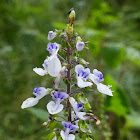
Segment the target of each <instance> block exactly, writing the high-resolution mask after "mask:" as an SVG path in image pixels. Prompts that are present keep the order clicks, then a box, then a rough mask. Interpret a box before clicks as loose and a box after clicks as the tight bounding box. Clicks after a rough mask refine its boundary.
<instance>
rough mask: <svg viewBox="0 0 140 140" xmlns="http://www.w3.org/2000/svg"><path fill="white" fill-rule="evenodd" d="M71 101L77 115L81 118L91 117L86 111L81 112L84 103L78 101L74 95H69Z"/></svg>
mask: <svg viewBox="0 0 140 140" xmlns="http://www.w3.org/2000/svg"><path fill="white" fill-rule="evenodd" d="M69 102H70V104H71V106H72V107H73V109H74V111H75V114H76V116H77V117H78V118H79V119H81V120H86V119H89V117H87V116H86V113H85V112H80V110H81V109H83V103H77V102H76V101H75V99H74V98H73V97H69Z"/></svg>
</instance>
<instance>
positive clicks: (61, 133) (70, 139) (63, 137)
mask: <svg viewBox="0 0 140 140" xmlns="http://www.w3.org/2000/svg"><path fill="white" fill-rule="evenodd" d="M60 135H61V137H62V139H63V140H75V136H74V135H73V134H69V135H68V137H67V138H66V137H65V132H64V131H63V130H61V132H60Z"/></svg>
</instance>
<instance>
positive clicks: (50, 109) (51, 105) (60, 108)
mask: <svg viewBox="0 0 140 140" xmlns="http://www.w3.org/2000/svg"><path fill="white" fill-rule="evenodd" d="M54 106H55V102H53V101H50V102H49V103H48V104H47V109H48V112H49V113H50V114H57V113H59V112H60V111H62V109H63V105H62V104H59V105H58V107H57V108H54ZM54 109H55V110H54Z"/></svg>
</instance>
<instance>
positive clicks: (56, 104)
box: [47, 91, 68, 114]
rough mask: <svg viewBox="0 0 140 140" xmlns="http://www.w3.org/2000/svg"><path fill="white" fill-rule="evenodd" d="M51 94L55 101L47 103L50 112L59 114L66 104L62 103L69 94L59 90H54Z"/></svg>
mask: <svg viewBox="0 0 140 140" xmlns="http://www.w3.org/2000/svg"><path fill="white" fill-rule="evenodd" d="M51 95H52V99H54V100H55V101H50V102H49V103H48V104H47V109H48V112H49V113H50V114H57V113H59V112H60V111H62V109H63V107H64V106H63V105H62V104H60V103H61V102H62V101H64V99H66V98H68V94H67V93H65V92H60V93H59V92H57V91H52V93H51Z"/></svg>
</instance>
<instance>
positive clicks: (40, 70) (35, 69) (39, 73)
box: [33, 67, 47, 76]
mask: <svg viewBox="0 0 140 140" xmlns="http://www.w3.org/2000/svg"><path fill="white" fill-rule="evenodd" d="M33 71H34V72H36V73H37V74H38V75H40V76H44V75H45V74H47V71H46V70H44V69H42V68H37V67H36V68H33Z"/></svg>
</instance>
